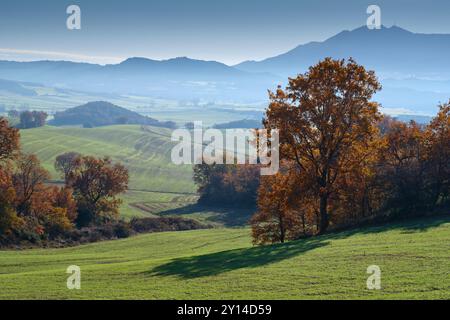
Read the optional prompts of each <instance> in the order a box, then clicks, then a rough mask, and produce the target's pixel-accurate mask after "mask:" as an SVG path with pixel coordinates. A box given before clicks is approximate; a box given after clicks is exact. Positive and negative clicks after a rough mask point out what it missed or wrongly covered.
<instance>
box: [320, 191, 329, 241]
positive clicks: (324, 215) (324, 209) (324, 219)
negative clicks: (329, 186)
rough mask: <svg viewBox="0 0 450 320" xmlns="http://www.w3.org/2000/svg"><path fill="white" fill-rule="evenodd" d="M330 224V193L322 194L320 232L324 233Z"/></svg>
mask: <svg viewBox="0 0 450 320" xmlns="http://www.w3.org/2000/svg"><path fill="white" fill-rule="evenodd" d="M328 225H329V221H328V195H321V196H320V229H319V234H324V233H325V232H326V231H327V228H328Z"/></svg>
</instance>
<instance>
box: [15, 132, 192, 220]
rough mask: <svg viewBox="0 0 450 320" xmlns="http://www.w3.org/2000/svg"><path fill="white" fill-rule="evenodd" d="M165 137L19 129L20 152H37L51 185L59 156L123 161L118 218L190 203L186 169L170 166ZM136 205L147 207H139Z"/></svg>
mask: <svg viewBox="0 0 450 320" xmlns="http://www.w3.org/2000/svg"><path fill="white" fill-rule="evenodd" d="M170 136H171V131H170V130H168V129H164V128H150V131H142V130H141V128H140V126H110V127H101V128H94V129H82V128H56V127H44V128H37V129H29V130H21V141H22V148H23V150H24V151H25V152H29V153H35V154H37V156H38V157H39V159H40V160H41V162H42V165H43V166H44V167H45V168H46V169H47V170H49V171H50V173H51V174H52V179H54V180H55V181H60V176H59V175H58V174H57V173H56V171H55V169H54V162H55V158H56V157H57V156H58V155H60V154H62V153H64V152H68V151H76V152H79V153H81V154H84V155H94V156H110V157H111V158H112V159H113V160H114V161H119V162H121V163H123V164H124V165H125V166H126V167H127V168H128V169H129V171H130V191H129V192H128V193H127V194H126V195H125V196H124V197H123V200H124V205H123V207H122V210H121V211H122V212H121V213H122V215H123V216H124V217H131V216H140V217H142V216H151V215H153V214H155V213H158V212H159V211H164V210H168V209H173V208H175V207H177V206H183V205H188V204H191V203H192V202H194V201H195V199H196V198H195V185H194V183H193V181H192V166H190V165H183V166H176V165H173V164H172V163H171V160H170V152H171V149H172V146H173V142H171V141H170ZM142 204H144V205H146V206H147V209H144V210H141V209H139V208H141V207H142ZM153 204H158V205H157V206H156V205H153Z"/></svg>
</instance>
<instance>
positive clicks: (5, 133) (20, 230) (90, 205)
mask: <svg viewBox="0 0 450 320" xmlns="http://www.w3.org/2000/svg"><path fill="white" fill-rule="evenodd" d="M55 165H56V168H57V169H58V170H59V171H60V172H62V173H63V175H64V178H65V185H64V186H63V187H58V186H55V185H51V184H48V181H49V179H50V175H49V173H48V171H46V170H45V169H44V168H43V167H42V166H41V165H40V163H39V160H38V158H37V157H36V156H35V155H33V154H23V153H21V152H20V143H19V131H18V130H17V129H15V128H12V127H10V126H9V124H8V122H7V120H6V119H3V118H0V243H3V244H8V243H10V244H11V243H19V242H22V241H29V242H40V241H41V240H53V239H57V238H66V237H69V236H70V235H71V232H73V231H74V230H76V229H80V228H83V227H91V226H98V225H102V224H107V223H111V222H112V221H116V220H117V219H118V207H119V205H120V201H119V200H118V199H117V198H116V195H118V194H119V193H121V192H124V191H125V190H127V186H128V171H127V170H126V169H125V168H124V167H123V166H122V165H120V164H113V163H112V162H111V160H109V159H107V158H104V159H97V158H94V157H89V156H81V155H78V154H75V153H68V154H64V155H61V156H59V157H58V159H57V161H56V164H55Z"/></svg>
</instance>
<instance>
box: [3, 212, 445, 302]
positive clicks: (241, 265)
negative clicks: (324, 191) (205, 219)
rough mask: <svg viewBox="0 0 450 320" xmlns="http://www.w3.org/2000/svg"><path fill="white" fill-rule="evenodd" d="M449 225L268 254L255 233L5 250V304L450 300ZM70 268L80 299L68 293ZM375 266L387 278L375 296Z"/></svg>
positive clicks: (361, 235) (347, 235)
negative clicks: (76, 274)
mask: <svg viewBox="0 0 450 320" xmlns="http://www.w3.org/2000/svg"><path fill="white" fill-rule="evenodd" d="M449 249H450V218H448V217H447V218H434V219H431V218H428V219H421V220H415V221H411V222H408V223H397V224H390V225H387V226H383V227H372V228H366V229H359V230H352V231H347V232H343V233H336V234H330V235H325V236H321V237H317V238H313V239H306V240H299V241H293V242H289V243H286V244H278V245H272V246H264V247H254V246H252V245H251V238H250V230H249V229H247V228H242V229H211V230H197V231H188V232H167V233H157V234H148V235H141V236H137V237H132V238H128V239H125V240H116V241H108V242H101V243H96V244H90V245H84V246H80V247H73V248H64V249H33V250H23V251H0V288H1V290H0V298H2V299H42V298H43V299H449V298H450V275H449V271H450V256H449V252H450V250H449ZM69 265H78V266H80V267H81V290H68V289H67V288H66V279H67V277H68V275H67V274H66V273H65V271H66V268H67V267H68V266H69ZM369 265H378V266H379V267H380V268H381V271H382V276H381V277H382V278H381V286H382V289H381V290H368V289H367V288H366V280H367V277H368V276H369V275H368V274H366V270H367V267H368V266H369Z"/></svg>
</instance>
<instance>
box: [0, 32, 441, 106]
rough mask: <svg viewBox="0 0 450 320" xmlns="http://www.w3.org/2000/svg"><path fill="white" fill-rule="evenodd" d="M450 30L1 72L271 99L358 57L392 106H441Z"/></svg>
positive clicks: (173, 95)
mask: <svg viewBox="0 0 450 320" xmlns="http://www.w3.org/2000/svg"><path fill="white" fill-rule="evenodd" d="M448 52H450V35H448V34H420V33H413V32H410V31H407V30H405V29H402V28H400V27H396V26H394V27H390V28H386V27H382V28H381V29H380V30H369V29H367V27H365V26H364V27H360V28H357V29H355V30H352V31H342V32H340V33H338V34H336V35H335V36H333V37H331V38H329V39H327V40H325V41H323V42H310V43H307V44H303V45H299V46H297V47H296V48H294V49H292V50H290V51H288V52H286V53H284V54H281V55H278V56H275V57H271V58H268V59H265V60H262V61H258V62H257V61H246V62H243V63H240V64H238V65H235V66H228V65H226V64H223V63H220V62H216V61H203V60H195V59H190V58H186V57H179V58H174V59H168V60H152V59H147V58H139V57H134V58H129V59H127V60H125V61H123V62H121V63H119V64H110V65H104V66H103V65H96V64H89V63H75V62H69V61H36V62H13V61H0V79H6V80H9V81H11V80H12V81H29V82H37V83H42V84H44V85H46V86H50V87H54V88H59V89H70V90H78V91H84V92H95V93H108V94H117V95H141V96H147V97H154V98H162V99H174V100H190V99H203V100H206V101H227V102H238V103H249V102H252V103H253V102H262V101H266V100H267V90H268V89H270V90H273V89H275V88H276V86H277V85H278V84H281V85H284V84H285V83H286V80H287V77H289V76H291V77H292V76H295V75H296V74H298V73H301V72H305V71H306V70H307V68H308V67H309V66H311V65H314V64H316V63H317V62H318V61H319V60H322V59H324V58H325V57H328V56H330V57H333V58H349V57H353V58H354V59H355V60H356V61H357V62H358V63H360V64H363V65H364V66H365V67H366V68H367V69H371V70H375V71H376V73H377V75H378V76H379V78H380V80H381V82H382V84H383V90H382V91H381V92H380V93H379V94H377V95H376V96H375V99H376V100H377V101H379V102H380V103H381V104H382V105H383V106H384V107H385V108H387V109H385V110H392V111H391V112H393V113H395V112H396V111H395V110H402V111H401V112H402V113H405V112H407V113H411V114H428V115H432V114H434V113H435V112H436V110H437V108H436V106H437V104H438V103H442V102H445V101H448V99H449V98H450V59H448Z"/></svg>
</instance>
